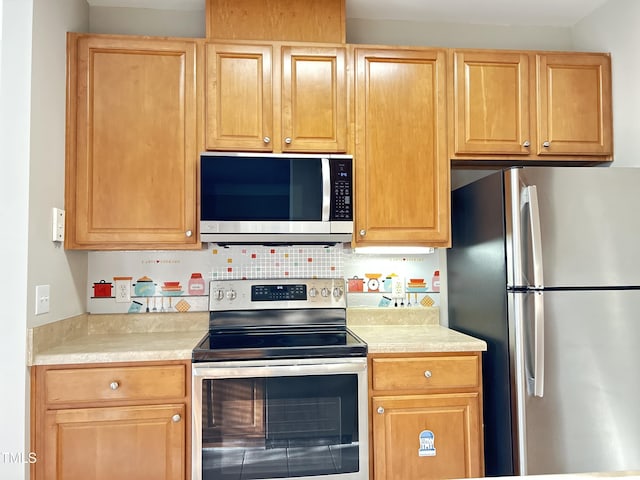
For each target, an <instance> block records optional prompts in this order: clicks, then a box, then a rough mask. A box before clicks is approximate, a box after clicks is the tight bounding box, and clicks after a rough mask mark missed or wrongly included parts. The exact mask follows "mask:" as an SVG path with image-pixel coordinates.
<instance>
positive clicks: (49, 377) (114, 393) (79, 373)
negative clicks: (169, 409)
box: [45, 365, 186, 404]
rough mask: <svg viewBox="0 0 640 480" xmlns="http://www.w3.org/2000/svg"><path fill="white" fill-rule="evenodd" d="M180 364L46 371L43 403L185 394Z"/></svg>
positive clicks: (145, 398)
mask: <svg viewBox="0 0 640 480" xmlns="http://www.w3.org/2000/svg"><path fill="white" fill-rule="evenodd" d="M185 380H186V368H185V366H184V365H158V366H140V367H105V368H73V369H71V368H70V369H60V370H47V372H46V377H45V385H46V388H45V395H46V402H47V404H56V403H60V404H62V403H65V404H67V403H88V402H102V401H105V400H119V401H132V400H144V401H147V400H156V399H169V398H173V399H176V398H181V397H184V396H185V395H186V392H185V390H186V381H185Z"/></svg>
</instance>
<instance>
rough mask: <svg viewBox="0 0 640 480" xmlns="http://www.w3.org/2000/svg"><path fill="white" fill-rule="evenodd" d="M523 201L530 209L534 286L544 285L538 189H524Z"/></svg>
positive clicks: (530, 187)
mask: <svg viewBox="0 0 640 480" xmlns="http://www.w3.org/2000/svg"><path fill="white" fill-rule="evenodd" d="M523 203H525V204H526V205H527V206H528V209H529V228H530V229H531V257H532V261H533V288H543V287H544V269H543V266H542V234H541V233H540V207H539V203H538V189H537V187H536V186H535V185H528V186H526V187H525V188H524V189H523Z"/></svg>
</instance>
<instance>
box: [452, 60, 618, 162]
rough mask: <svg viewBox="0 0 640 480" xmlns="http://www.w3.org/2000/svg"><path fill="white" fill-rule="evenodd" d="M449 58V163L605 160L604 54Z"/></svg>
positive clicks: (607, 74) (609, 144) (607, 82)
mask: <svg viewBox="0 0 640 480" xmlns="http://www.w3.org/2000/svg"><path fill="white" fill-rule="evenodd" d="M450 58H451V67H450V72H451V82H450V86H451V92H452V93H451V95H450V102H451V103H450V105H451V111H452V112H453V116H452V119H451V120H450V126H451V132H450V150H451V158H452V159H454V160H456V159H471V160H473V159H479V160H485V161H486V160H487V159H490V160H491V159H497V160H498V161H500V159H506V158H513V159H515V160H514V161H515V162H516V163H517V162H518V161H520V160H522V161H541V160H542V161H567V162H575V161H583V162H584V161H585V157H586V159H587V161H589V160H591V161H607V160H611V155H612V153H613V135H612V123H613V120H612V116H611V101H612V98H611V64H610V57H609V55H608V54H601V53H593V54H591V53H578V52H571V53H567V52H558V53H549V52H526V51H508V50H452V51H451V54H450ZM554 157H555V158H554ZM595 157H600V158H595ZM490 160H489V161H490Z"/></svg>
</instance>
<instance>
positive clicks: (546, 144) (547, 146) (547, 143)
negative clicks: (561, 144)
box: [542, 142, 551, 148]
mask: <svg viewBox="0 0 640 480" xmlns="http://www.w3.org/2000/svg"><path fill="white" fill-rule="evenodd" d="M542 146H543V147H544V148H549V147H550V146H551V142H544V143H543V144H542Z"/></svg>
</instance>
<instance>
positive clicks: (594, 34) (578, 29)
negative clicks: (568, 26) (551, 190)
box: [573, 0, 640, 167]
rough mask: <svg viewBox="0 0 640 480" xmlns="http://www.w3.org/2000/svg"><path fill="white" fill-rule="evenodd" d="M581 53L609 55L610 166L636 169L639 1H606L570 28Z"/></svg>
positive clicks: (639, 132)
mask: <svg viewBox="0 0 640 480" xmlns="http://www.w3.org/2000/svg"><path fill="white" fill-rule="evenodd" d="M573 42H574V44H575V45H576V47H577V48H578V49H581V50H585V51H593V50H595V51H605V52H610V53H611V69H612V90H613V151H614V161H613V164H612V166H614V167H631V166H633V167H640V152H639V150H638V146H637V145H636V141H637V139H638V138H640V121H638V112H640V89H639V88H638V85H640V62H639V61H638V46H639V45H640V2H638V0H609V1H608V2H607V3H605V4H604V5H603V6H602V7H600V8H599V9H598V10H596V11H595V12H593V13H592V14H591V15H589V16H588V17H586V18H584V19H583V20H582V21H581V22H579V23H578V24H577V25H575V27H574V28H573Z"/></svg>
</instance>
